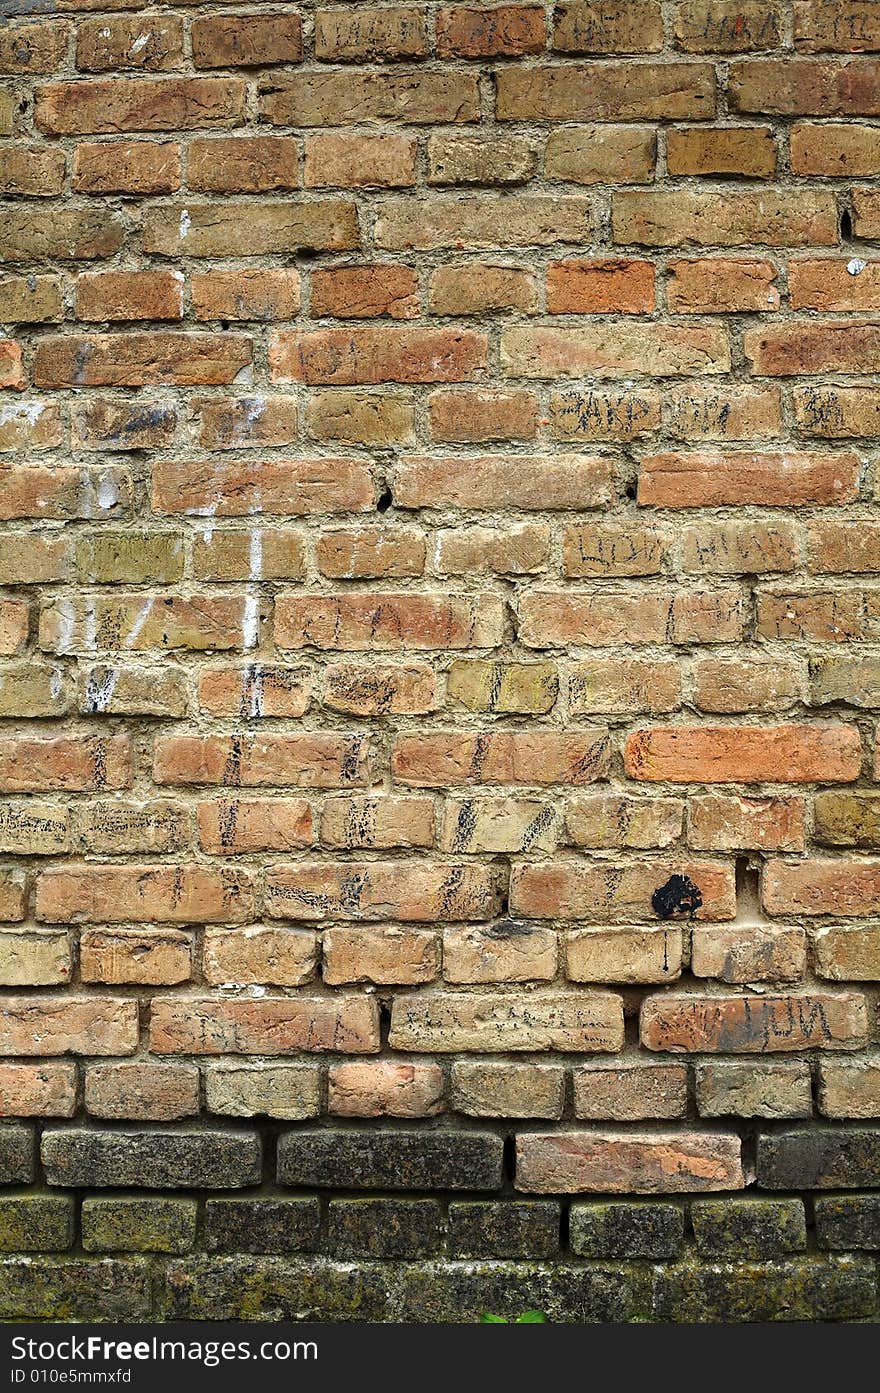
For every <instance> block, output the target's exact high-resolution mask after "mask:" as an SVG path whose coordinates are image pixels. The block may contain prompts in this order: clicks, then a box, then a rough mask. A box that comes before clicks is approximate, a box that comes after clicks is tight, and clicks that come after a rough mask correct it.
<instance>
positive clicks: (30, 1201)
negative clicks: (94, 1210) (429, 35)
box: [0, 1195, 76, 1253]
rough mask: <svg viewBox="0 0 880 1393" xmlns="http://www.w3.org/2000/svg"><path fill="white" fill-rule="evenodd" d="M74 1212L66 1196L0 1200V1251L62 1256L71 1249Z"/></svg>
mask: <svg viewBox="0 0 880 1393" xmlns="http://www.w3.org/2000/svg"><path fill="white" fill-rule="evenodd" d="M75 1217H76V1209H75V1205H74V1201H73V1200H72V1199H69V1198H68V1197H67V1196H66V1195H15V1196H11V1197H10V1198H9V1199H0V1250H2V1251H3V1252H19V1253H63V1252H64V1251H65V1250H66V1249H68V1248H71V1247H72V1246H73V1230H74V1220H75Z"/></svg>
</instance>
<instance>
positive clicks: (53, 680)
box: [49, 667, 64, 701]
mask: <svg viewBox="0 0 880 1393" xmlns="http://www.w3.org/2000/svg"><path fill="white" fill-rule="evenodd" d="M63 690H64V672H63V671H62V669H61V668H60V667H53V669H52V671H51V672H50V674H49V691H50V693H51V695H52V700H53V701H57V700H58V698H59V697H60V695H61V693H62V692H63Z"/></svg>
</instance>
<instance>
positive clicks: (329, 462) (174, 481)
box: [153, 459, 375, 517]
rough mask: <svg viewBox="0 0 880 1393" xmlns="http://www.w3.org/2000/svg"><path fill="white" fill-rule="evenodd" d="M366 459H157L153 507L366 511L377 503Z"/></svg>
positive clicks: (205, 513) (196, 511)
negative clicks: (361, 460) (264, 460)
mask: <svg viewBox="0 0 880 1393" xmlns="http://www.w3.org/2000/svg"><path fill="white" fill-rule="evenodd" d="M374 496H375V495H374V489H373V482H372V479H371V476H370V471H369V468H368V466H367V465H366V464H362V463H360V462H359V461H354V460H340V459H312V460H309V459H305V460H277V459H273V460H269V461H266V462H262V461H258V462H254V461H252V460H249V459H230V460H200V461H196V462H195V463H193V462H189V461H188V462H183V461H177V460H157V461H156V463H155V465H154V467H153V507H154V509H155V510H156V511H157V512H161V513H189V514H192V515H194V516H196V517H199V516H202V517H214V516H217V517H252V516H257V515H260V514H263V513H266V514H273V513H275V514H281V515H282V516H285V515H286V516H288V517H302V516H308V515H309V514H311V513H337V512H343V513H347V512H355V513H359V512H364V511H366V510H367V509H368V508H371V507H372V506H373V500H374Z"/></svg>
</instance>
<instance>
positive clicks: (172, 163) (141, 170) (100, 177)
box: [73, 140, 181, 195]
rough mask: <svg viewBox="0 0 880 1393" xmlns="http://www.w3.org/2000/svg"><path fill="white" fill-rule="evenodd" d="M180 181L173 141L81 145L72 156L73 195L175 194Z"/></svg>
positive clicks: (177, 149)
mask: <svg viewBox="0 0 880 1393" xmlns="http://www.w3.org/2000/svg"><path fill="white" fill-rule="evenodd" d="M180 181H181V164H180V147H179V146H178V145H177V144H176V143H175V142H173V141H147V140H113V141H100V142H93V141H84V142H82V143H80V144H79V145H77V146H76V149H75V150H74V152H73V188H74V190H75V192H76V193H85V194H96V195H97V194H107V193H129V194H157V193H174V192H175V191H176V190H177V189H179V188H180Z"/></svg>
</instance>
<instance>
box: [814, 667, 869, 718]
mask: <svg viewBox="0 0 880 1393" xmlns="http://www.w3.org/2000/svg"><path fill="white" fill-rule="evenodd" d="M878 691H880V669H878V665H877V663H876V662H875V661H874V659H873V658H857V657H853V658H851V657H850V656H849V654H846V655H842V656H840V657H837V656H834V657H828V658H824V657H823V658H814V659H813V660H812V661H811V663H810V700H811V701H812V702H813V703H814V705H817V706H822V705H825V704H826V703H828V702H833V701H845V702H848V703H849V705H850V706H868V707H870V706H874V705H876V704H877V692H878Z"/></svg>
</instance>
